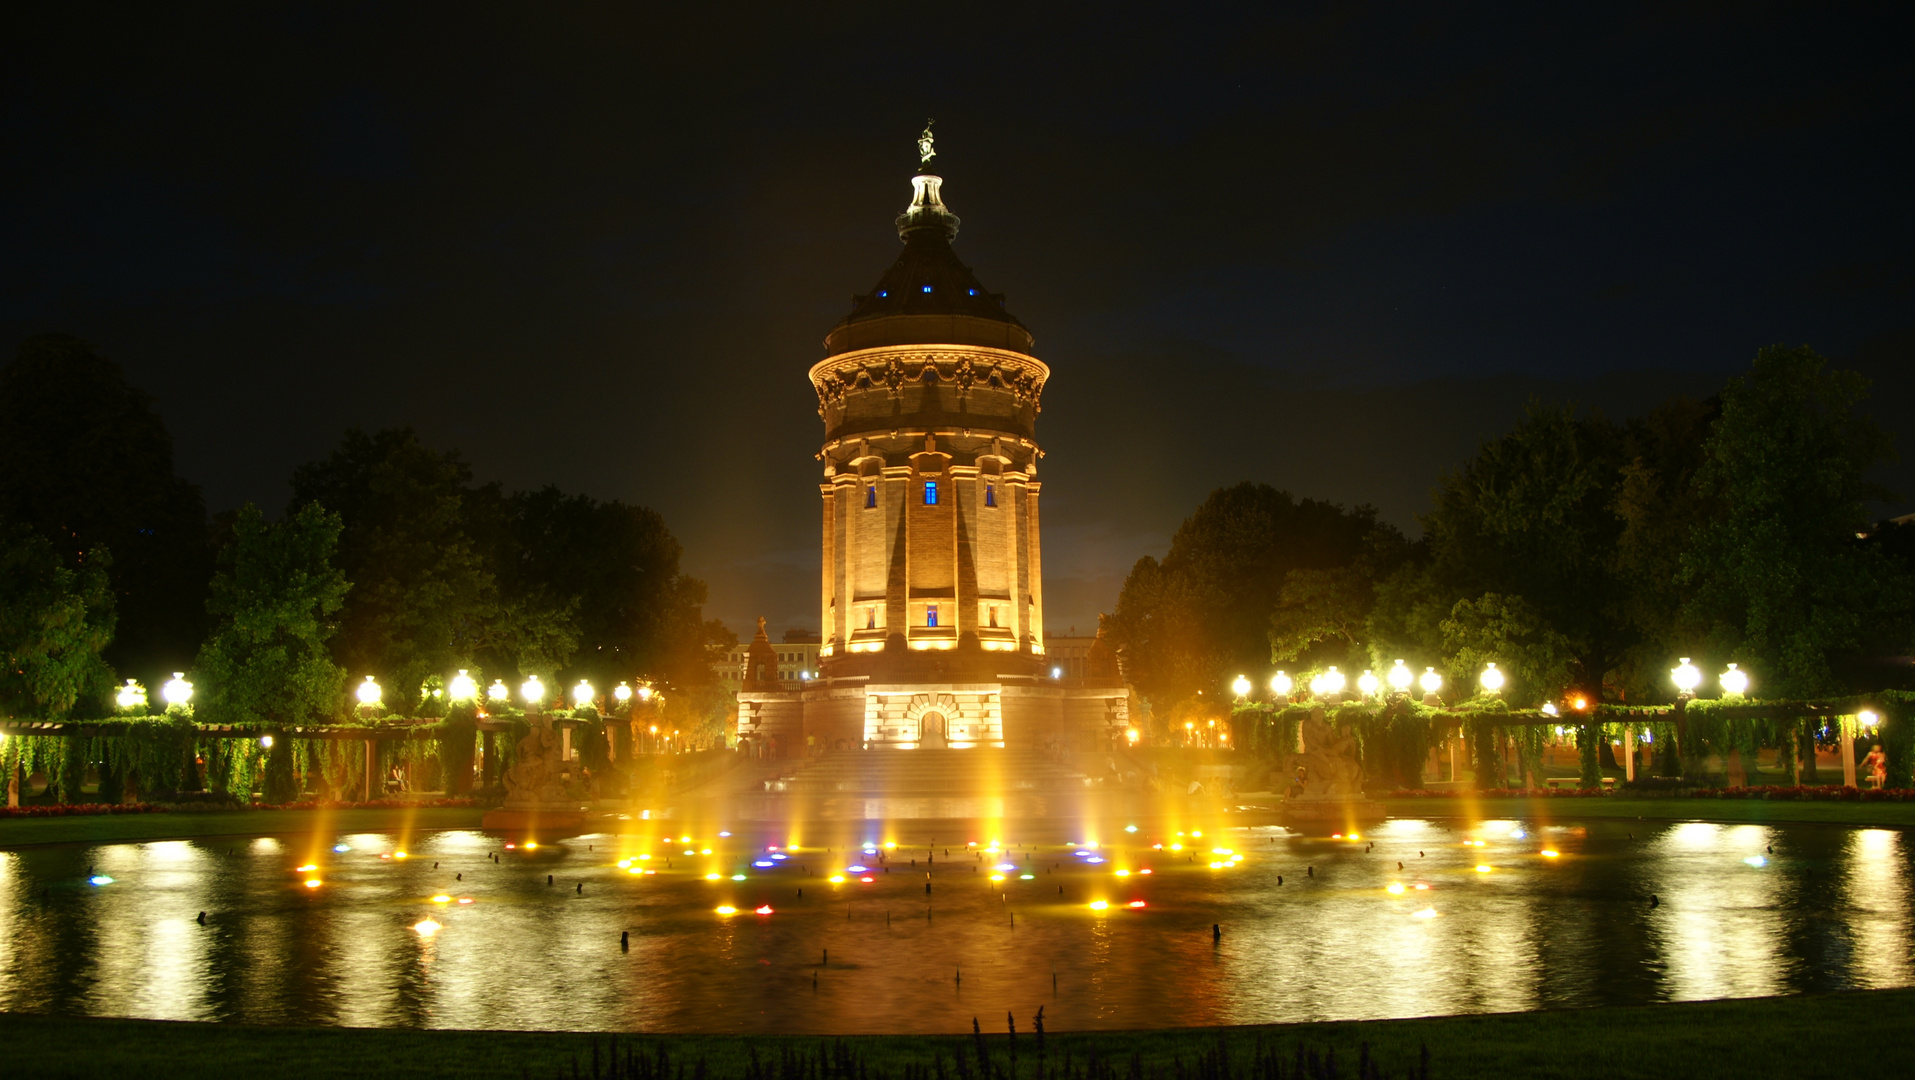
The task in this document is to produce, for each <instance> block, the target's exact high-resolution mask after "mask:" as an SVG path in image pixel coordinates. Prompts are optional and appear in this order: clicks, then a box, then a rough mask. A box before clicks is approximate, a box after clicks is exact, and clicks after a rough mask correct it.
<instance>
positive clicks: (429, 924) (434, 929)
mask: <svg viewBox="0 0 1915 1080" xmlns="http://www.w3.org/2000/svg"><path fill="white" fill-rule="evenodd" d="M412 929H413V930H415V931H417V932H418V934H419V936H420V937H422V938H429V937H431V936H432V935H434V934H436V933H438V932H439V931H441V930H444V929H445V927H443V926H441V925H439V924H438V923H436V922H434V921H433V920H431V919H420V920H419V921H418V922H416V923H413V924H412Z"/></svg>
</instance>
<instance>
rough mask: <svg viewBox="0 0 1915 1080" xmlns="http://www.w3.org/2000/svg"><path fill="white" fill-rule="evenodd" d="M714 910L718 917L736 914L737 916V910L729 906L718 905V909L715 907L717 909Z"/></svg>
mask: <svg viewBox="0 0 1915 1080" xmlns="http://www.w3.org/2000/svg"><path fill="white" fill-rule="evenodd" d="M715 910H716V911H717V912H718V914H720V915H736V914H738V909H737V908H735V907H732V906H731V905H730V904H720V905H718V907H717V908H716V909H715Z"/></svg>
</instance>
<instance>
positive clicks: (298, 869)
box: [293, 863, 319, 874]
mask: <svg viewBox="0 0 1915 1080" xmlns="http://www.w3.org/2000/svg"><path fill="white" fill-rule="evenodd" d="M317 869H319V867H318V866H316V865H314V864H313V863H307V864H306V865H304V866H295V867H293V873H295V874H309V873H311V872H312V871H314V870H317Z"/></svg>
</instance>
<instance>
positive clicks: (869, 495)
mask: <svg viewBox="0 0 1915 1080" xmlns="http://www.w3.org/2000/svg"><path fill="white" fill-rule="evenodd" d="M877 505H878V489H877V488H876V487H875V486H873V487H868V488H865V489H864V508H865V509H866V510H870V509H872V508H873V507H876V506H877Z"/></svg>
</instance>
